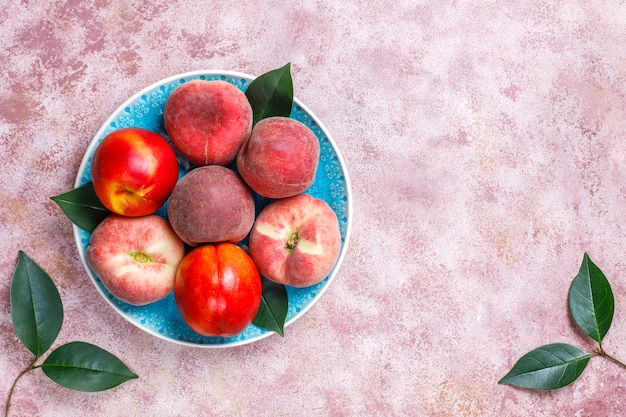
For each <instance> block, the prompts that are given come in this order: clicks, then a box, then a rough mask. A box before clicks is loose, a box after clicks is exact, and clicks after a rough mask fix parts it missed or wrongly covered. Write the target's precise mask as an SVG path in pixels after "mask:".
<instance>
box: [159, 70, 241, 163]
mask: <svg viewBox="0 0 626 417" xmlns="http://www.w3.org/2000/svg"><path fill="white" fill-rule="evenodd" d="M163 121H164V123H165V130H166V131H167V134H168V135H169V137H170V140H171V141H172V144H173V145H174V147H175V148H176V149H177V150H178V151H179V152H180V153H181V154H182V155H183V156H184V157H185V158H187V159H188V160H189V161H190V162H191V163H192V164H194V165H228V164H229V163H231V162H232V161H233V160H234V159H235V157H236V156H237V152H239V149H240V148H241V146H242V145H243V143H244V141H245V140H246V139H247V138H248V136H249V135H250V131H251V129H252V107H251V106H250V103H249V102H248V99H247V97H246V95H245V94H244V93H243V92H242V91H241V90H240V89H239V88H237V87H236V86H234V85H233V84H230V83H228V82H226V81H205V80H192V81H188V82H186V83H184V84H182V85H181V86H179V87H177V88H176V89H175V90H174V91H172V93H171V94H170V96H169V97H168V99H167V101H166V102H165V108H164V109H163Z"/></svg>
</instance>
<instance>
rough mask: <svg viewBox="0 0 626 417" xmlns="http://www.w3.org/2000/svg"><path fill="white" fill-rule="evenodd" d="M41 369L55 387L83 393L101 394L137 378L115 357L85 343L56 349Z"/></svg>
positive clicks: (69, 344)
mask: <svg viewBox="0 0 626 417" xmlns="http://www.w3.org/2000/svg"><path fill="white" fill-rule="evenodd" d="M41 368H42V370H43V372H44V373H45V374H46V375H47V376H48V377H49V378H50V379H52V380H53V381H54V382H56V383H57V384H59V385H62V386H64V387H66V388H70V389H73V390H75V391H84V392H95V391H104V390H107V389H110V388H113V387H116V386H118V385H120V384H121V383H123V382H126V381H128V380H130V379H134V378H138V376H137V375H136V374H135V373H134V372H132V371H131V370H130V369H128V367H127V366H126V365H125V364H124V363H123V362H122V361H121V360H119V359H118V358H117V357H116V356H114V355H113V354H111V353H109V352H107V351H106V350H104V349H102V348H100V347H98V346H95V345H92V344H89V343H85V342H71V343H68V344H65V345H63V346H60V347H58V348H57V349H55V350H54V351H53V352H52V353H51V354H50V355H49V356H48V357H47V358H46V360H45V361H44V362H43V363H42V364H41Z"/></svg>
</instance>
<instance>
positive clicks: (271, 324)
mask: <svg viewBox="0 0 626 417" xmlns="http://www.w3.org/2000/svg"><path fill="white" fill-rule="evenodd" d="M262 281H263V295H262V297H261V305H260V306H259V311H258V312H257V314H256V317H255V318H254V321H253V324H255V325H256V326H258V327H261V328H263V329H266V330H271V331H274V332H276V333H278V334H279V335H281V336H284V335H285V333H284V327H285V318H287V310H288V307H289V302H288V298H287V290H286V289H285V286H284V285H282V284H277V283H275V282H272V281H270V280H269V279H267V278H265V277H263V278H262Z"/></svg>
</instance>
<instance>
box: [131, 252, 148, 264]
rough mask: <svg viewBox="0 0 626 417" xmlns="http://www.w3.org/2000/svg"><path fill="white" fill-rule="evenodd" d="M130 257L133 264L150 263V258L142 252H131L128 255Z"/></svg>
mask: <svg viewBox="0 0 626 417" xmlns="http://www.w3.org/2000/svg"><path fill="white" fill-rule="evenodd" d="M130 256H131V257H132V258H133V259H134V260H135V262H139V263H141V264H145V263H148V262H150V261H152V259H150V256H149V255H148V254H145V253H143V252H133V253H131V254H130Z"/></svg>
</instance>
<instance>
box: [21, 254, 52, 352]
mask: <svg viewBox="0 0 626 417" xmlns="http://www.w3.org/2000/svg"><path fill="white" fill-rule="evenodd" d="M11 315H12V318H13V327H14V328H15V332H16V333H17V336H18V337H19V339H20V340H21V341H22V343H23V344H24V345H25V346H26V347H27V348H28V350H30V351H31V352H32V353H33V354H34V355H35V357H37V358H39V357H40V356H41V355H42V354H43V353H44V352H46V351H47V350H48V349H49V348H50V346H52V343H54V341H55V340H56V338H57V336H58V335H59V331H60V330H61V325H62V324H63V304H62V302H61V297H60V296H59V291H58V290H57V287H56V286H55V285H54V282H53V281H52V279H50V276H49V275H48V274H47V273H46V272H45V271H44V270H43V269H41V267H40V266H39V265H37V264H36V263H35V262H34V261H33V260H32V259H30V258H29V257H28V256H27V255H26V254H25V253H24V252H22V251H19V254H18V261H17V266H16V267H15V271H14V272H13V278H12V280H11Z"/></svg>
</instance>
